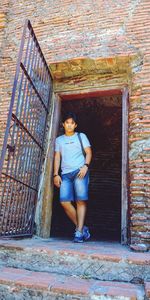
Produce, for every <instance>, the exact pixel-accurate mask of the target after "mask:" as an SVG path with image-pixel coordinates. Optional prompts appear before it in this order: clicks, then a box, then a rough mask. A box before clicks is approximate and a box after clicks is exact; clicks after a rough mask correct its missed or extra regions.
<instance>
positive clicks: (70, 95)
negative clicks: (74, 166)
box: [54, 87, 129, 244]
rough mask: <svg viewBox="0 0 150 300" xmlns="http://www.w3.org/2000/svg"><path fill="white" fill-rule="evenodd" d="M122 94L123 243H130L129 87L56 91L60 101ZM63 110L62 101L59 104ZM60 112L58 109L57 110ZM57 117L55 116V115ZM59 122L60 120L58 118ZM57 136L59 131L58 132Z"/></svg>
mask: <svg viewBox="0 0 150 300" xmlns="http://www.w3.org/2000/svg"><path fill="white" fill-rule="evenodd" d="M119 94H120V95H122V168H121V237H120V240H121V244H128V241H129V228H128V227H129V213H128V212H129V209H128V204H129V203H128V185H129V180H128V178H129V176H128V172H129V168H128V164H129V159H128V102H129V92H128V87H123V88H122V89H109V90H108V89H107V90H100V89H96V90H95V89H90V90H89V89H84V90H76V91H69V92H68V91H66V92H65V91H64V92H58V93H56V94H55V95H56V99H58V101H60V102H61V101H65V100H70V99H72V100H75V99H84V98H85V97H86V96H89V97H94V96H101V97H103V96H112V95H119ZM59 109H60V110H61V103H60V105H59ZM55 113H56V114H58V111H55ZM54 119H55V116H54ZM58 122H59V120H58ZM57 127H58V124H57ZM56 136H57V133H56Z"/></svg>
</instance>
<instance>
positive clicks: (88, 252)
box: [0, 237, 150, 300]
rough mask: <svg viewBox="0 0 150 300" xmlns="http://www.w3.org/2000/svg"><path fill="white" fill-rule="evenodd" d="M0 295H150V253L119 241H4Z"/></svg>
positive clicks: (15, 299) (129, 299) (11, 298)
mask: <svg viewBox="0 0 150 300" xmlns="http://www.w3.org/2000/svg"><path fill="white" fill-rule="evenodd" d="M0 299H2V300H3V299H7V300H22V299H52V300H53V299H57V300H58V299H59V300H60V299H66V300H68V299H69V300H79V299H86V300H88V299H92V300H97V299H102V300H105V299H107V300H110V299H117V300H118V299H120V300H136V299H137V300H147V299H150V252H145V253H140V252H138V253H137V252H134V251H132V250H131V249H130V248H128V247H127V246H122V245H120V244H119V243H117V242H102V241H100V242H96V241H89V242H86V243H84V244H74V243H72V241H70V240H67V239H66V240H62V239H58V238H57V239H56V238H50V239H42V238H38V237H33V238H32V239H1V240H0Z"/></svg>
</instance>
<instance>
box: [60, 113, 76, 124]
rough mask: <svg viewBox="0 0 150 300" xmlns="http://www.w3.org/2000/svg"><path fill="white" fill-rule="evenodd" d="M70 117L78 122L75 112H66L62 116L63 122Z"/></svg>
mask: <svg viewBox="0 0 150 300" xmlns="http://www.w3.org/2000/svg"><path fill="white" fill-rule="evenodd" d="M68 119H73V120H74V122H75V123H77V116H76V114H75V113H74V112H71V111H69V112H66V113H65V114H64V116H63V118H62V122H63V123H64V122H65V121H66V120H68Z"/></svg>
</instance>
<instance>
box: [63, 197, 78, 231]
mask: <svg viewBox="0 0 150 300" xmlns="http://www.w3.org/2000/svg"><path fill="white" fill-rule="evenodd" d="M61 205H62V207H63V208H64V211H65V213H66V215H67V216H68V217H69V219H70V220H71V221H72V222H73V223H74V224H75V226H77V213H76V209H75V208H74V206H73V205H72V203H71V202H67V201H66V202H65V201H62V202H61Z"/></svg>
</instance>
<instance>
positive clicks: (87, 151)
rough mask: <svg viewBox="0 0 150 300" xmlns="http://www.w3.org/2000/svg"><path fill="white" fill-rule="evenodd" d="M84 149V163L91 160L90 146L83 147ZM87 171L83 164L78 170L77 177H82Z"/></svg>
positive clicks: (88, 162)
mask: <svg viewBox="0 0 150 300" xmlns="http://www.w3.org/2000/svg"><path fill="white" fill-rule="evenodd" d="M84 151H85V153H86V157H85V164H88V165H89V164H90V162H91V159H92V150H91V147H86V148H84ZM87 171H88V167H87V166H86V165H84V166H83V167H82V168H81V169H80V171H79V173H78V177H79V178H80V179H81V178H83V177H84V176H85V175H86V173H87Z"/></svg>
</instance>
